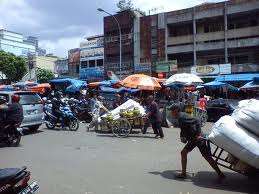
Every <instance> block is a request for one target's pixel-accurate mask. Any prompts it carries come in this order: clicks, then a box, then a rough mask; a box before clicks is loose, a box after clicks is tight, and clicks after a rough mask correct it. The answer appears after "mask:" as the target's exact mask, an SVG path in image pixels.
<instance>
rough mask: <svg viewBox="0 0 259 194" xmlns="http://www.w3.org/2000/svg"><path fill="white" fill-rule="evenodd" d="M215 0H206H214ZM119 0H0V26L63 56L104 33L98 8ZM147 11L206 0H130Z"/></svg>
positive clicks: (109, 8)
mask: <svg viewBox="0 0 259 194" xmlns="http://www.w3.org/2000/svg"><path fill="white" fill-rule="evenodd" d="M215 1H217V0H209V2H215ZM117 2H118V0H0V28H4V29H7V30H11V31H15V32H20V33H23V34H24V35H26V36H28V35H32V36H36V37H38V38H39V40H40V46H41V47H43V48H45V49H47V52H48V53H54V54H56V55H58V56H62V57H65V56H66V55H67V51H68V50H69V49H71V48H76V47H78V46H79V42H80V41H82V40H83V37H85V36H91V35H95V34H100V33H102V32H103V16H104V15H103V14H102V13H99V12H97V11H96V9H97V8H98V7H101V8H103V9H105V10H107V11H108V12H111V13H114V12H116V3H117ZM132 2H133V3H134V5H135V7H139V8H140V9H142V10H143V11H146V12H148V10H151V9H153V8H158V12H163V11H170V10H177V9H182V8H187V7H191V6H193V5H197V4H201V3H204V2H208V1H205V0H178V1H175V0H133V1H132Z"/></svg>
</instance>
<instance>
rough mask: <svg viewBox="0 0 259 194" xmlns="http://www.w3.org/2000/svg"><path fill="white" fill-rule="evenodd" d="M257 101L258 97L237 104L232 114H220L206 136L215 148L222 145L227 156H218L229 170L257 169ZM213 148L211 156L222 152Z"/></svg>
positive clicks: (221, 147)
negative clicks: (227, 164) (241, 104)
mask: <svg viewBox="0 0 259 194" xmlns="http://www.w3.org/2000/svg"><path fill="white" fill-rule="evenodd" d="M258 103H259V101H258V100H253V101H248V102H246V105H245V106H240V107H239V108H237V109H236V110H235V111H234V113H233V114H232V116H224V117H222V118H221V119H220V120H219V121H217V122H216V123H215V124H214V126H213V128H212V131H211V133H210V134H209V136H208V138H209V140H210V141H211V142H212V143H213V144H215V145H216V146H218V148H217V149H219V148H220V149H221V153H222V152H223V151H226V152H228V155H227V157H226V159H222V158H221V160H223V161H225V162H229V163H230V164H231V165H230V166H229V168H230V169H231V170H236V171H238V172H241V173H242V172H245V171H246V170H248V169H250V170H251V169H253V171H254V172H255V171H257V172H258V169H259V125H258V121H259V120H258V118H259V110H258V105H259V104H258ZM215 152H216V151H215ZM215 152H214V153H213V156H215V157H216V158H217V159H220V155H221V153H220V154H219V155H218V156H216V155H215ZM222 166H224V165H222ZM225 167H226V166H225ZM244 174H245V173H244Z"/></svg>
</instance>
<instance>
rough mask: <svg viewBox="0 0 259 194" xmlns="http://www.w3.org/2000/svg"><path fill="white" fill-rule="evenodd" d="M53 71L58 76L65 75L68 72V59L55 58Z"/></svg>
mask: <svg viewBox="0 0 259 194" xmlns="http://www.w3.org/2000/svg"><path fill="white" fill-rule="evenodd" d="M54 72H55V73H57V74H58V75H59V76H63V75H67V74H68V59H62V58H60V59H57V60H56V61H55V68H54Z"/></svg>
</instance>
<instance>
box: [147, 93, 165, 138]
mask: <svg viewBox="0 0 259 194" xmlns="http://www.w3.org/2000/svg"><path fill="white" fill-rule="evenodd" d="M147 111H148V113H147V118H148V120H149V122H150V123H151V125H152V128H153V130H154V133H155V134H156V136H155V137H156V138H157V137H159V136H160V138H164V133H163V130H162V126H161V124H162V118H161V113H160V111H159V107H158V105H157V103H156V102H155V100H154V98H153V96H149V97H148V98H147Z"/></svg>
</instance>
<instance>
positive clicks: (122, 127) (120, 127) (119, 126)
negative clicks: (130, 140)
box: [112, 118, 131, 137]
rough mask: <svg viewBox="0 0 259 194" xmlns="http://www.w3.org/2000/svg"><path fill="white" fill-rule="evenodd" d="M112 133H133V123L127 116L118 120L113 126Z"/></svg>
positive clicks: (119, 134)
mask: <svg viewBox="0 0 259 194" xmlns="http://www.w3.org/2000/svg"><path fill="white" fill-rule="evenodd" d="M112 133H113V134H114V135H115V136H116V137H127V136H128V135H129V134H130V133H131V125H130V123H129V121H128V120H127V119H125V118H120V119H118V120H116V122H115V125H114V126H113V127H112Z"/></svg>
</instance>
